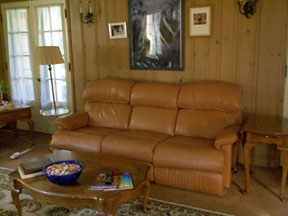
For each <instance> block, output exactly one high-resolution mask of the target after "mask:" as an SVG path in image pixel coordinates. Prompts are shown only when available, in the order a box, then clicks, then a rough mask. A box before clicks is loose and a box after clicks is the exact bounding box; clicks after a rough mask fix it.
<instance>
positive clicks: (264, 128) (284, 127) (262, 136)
mask: <svg viewBox="0 0 288 216" xmlns="http://www.w3.org/2000/svg"><path fill="white" fill-rule="evenodd" d="M241 132H242V133H243V134H244V135H245V136H244V137H245V138H244V142H245V144H244V165H245V177H246V187H245V192H246V193H248V187H249V183H250V153H251V151H252V150H253V151H254V147H255V146H256V144H257V143H265V144H276V145H277V148H278V149H279V150H280V151H281V153H282V154H283V169H282V182H281V193H280V199H281V200H282V201H284V200H286V199H287V198H286V197H285V185H286V178H287V169H288V119H287V118H279V117H271V116H258V115H257V116H250V117H249V118H248V120H247V121H246V123H245V124H244V126H243V128H242V131H241ZM254 157H255V156H254V152H253V158H252V172H254V162H255V159H254Z"/></svg>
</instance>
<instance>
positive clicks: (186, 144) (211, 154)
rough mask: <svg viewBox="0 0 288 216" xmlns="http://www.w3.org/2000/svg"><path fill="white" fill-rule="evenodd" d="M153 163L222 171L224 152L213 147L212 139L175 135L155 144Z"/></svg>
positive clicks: (163, 165)
mask: <svg viewBox="0 0 288 216" xmlns="http://www.w3.org/2000/svg"><path fill="white" fill-rule="evenodd" d="M153 164H154V166H156V167H169V168H180V169H190V170H202V171H212V172H218V173H223V170H224V152H223V151H221V150H217V149H215V147H214V141H213V140H209V139H202V138H193V137H184V136H175V137H171V138H168V139H166V140H164V141H162V142H160V143H159V144H158V145H157V146H156V148H155V150H154V156H153Z"/></svg>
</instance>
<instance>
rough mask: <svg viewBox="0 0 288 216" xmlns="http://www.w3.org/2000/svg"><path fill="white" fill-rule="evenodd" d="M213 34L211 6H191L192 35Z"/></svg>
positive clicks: (203, 35)
mask: <svg viewBox="0 0 288 216" xmlns="http://www.w3.org/2000/svg"><path fill="white" fill-rule="evenodd" d="M210 35H211V7H210V6H208V7H193V8H190V36H192V37H205V36H210Z"/></svg>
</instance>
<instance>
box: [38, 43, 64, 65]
mask: <svg viewBox="0 0 288 216" xmlns="http://www.w3.org/2000/svg"><path fill="white" fill-rule="evenodd" d="M35 63H36V64H38V65H53V64H62V63H64V60H63V58H62V55H61V51H60V49H59V47H58V46H42V47H36V49H35Z"/></svg>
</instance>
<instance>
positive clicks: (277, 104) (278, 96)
mask: <svg viewBox="0 0 288 216" xmlns="http://www.w3.org/2000/svg"><path fill="white" fill-rule="evenodd" d="M283 2H284V1H269V0H262V1H261V6H262V8H261V10H262V14H263V15H262V19H261V29H260V38H259V40H260V52H259V76H258V79H257V84H258V85H257V86H258V88H257V95H258V97H257V101H256V102H257V109H256V112H257V113H259V114H267V115H282V106H283V103H282V99H283V94H284V81H285V77H284V76H283V75H284V74H283V67H282V65H283V53H282V52H283V46H285V43H284V41H285V40H284V38H283V37H285V36H286V34H280V32H281V31H282V32H283V31H284V29H285V26H286V23H287V20H285V19H284V17H285V18H287V16H285V14H286V13H287V3H286V4H285V5H283Z"/></svg>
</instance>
